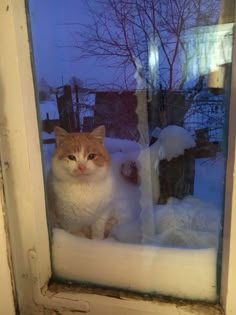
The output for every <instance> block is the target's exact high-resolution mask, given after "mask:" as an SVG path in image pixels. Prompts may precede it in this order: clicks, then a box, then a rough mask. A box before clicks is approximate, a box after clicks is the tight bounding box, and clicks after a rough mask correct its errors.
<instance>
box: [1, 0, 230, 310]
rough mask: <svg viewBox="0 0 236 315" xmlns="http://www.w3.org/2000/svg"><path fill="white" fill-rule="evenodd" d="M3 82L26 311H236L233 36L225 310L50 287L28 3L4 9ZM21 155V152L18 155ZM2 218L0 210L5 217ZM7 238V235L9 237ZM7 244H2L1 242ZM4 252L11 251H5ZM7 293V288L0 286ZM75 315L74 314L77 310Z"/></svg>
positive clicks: (10, 212)
mask: <svg viewBox="0 0 236 315" xmlns="http://www.w3.org/2000/svg"><path fill="white" fill-rule="evenodd" d="M0 34H1V40H2V45H1V46H2V47H1V57H0V58H1V59H0V60H1V68H0V69H1V70H0V71H1V72H0V73H1V79H0V90H1V91H2V93H1V94H0V97H1V109H0V110H1V112H0V130H1V137H0V140H1V142H0V151H1V163H2V165H3V182H4V194H5V200H6V204H5V202H4V200H1V204H2V206H3V207H6V209H7V218H6V221H7V225H8V226H9V230H10V244H11V257H12V265H13V269H12V273H13V274H14V282H15V286H16V292H17V300H18V306H19V310H20V313H21V314H24V315H25V314H42V312H43V313H44V314H50V312H52V311H57V312H59V314H69V313H68V312H69V311H73V312H76V311H77V312H78V314H80V312H85V313H86V312H88V313H89V314H94V315H96V314H114V315H116V314H117V315H118V314H120V315H121V314H124V313H125V314H153V313H156V314H165V315H177V314H178V315H188V314H196V315H197V314H198V315H203V314H208V311H209V310H211V314H215V315H217V314H222V313H223V309H224V311H225V313H226V315H233V314H236V301H235V298H234V294H235V292H236V282H235V281H234V278H235V275H236V252H235V251H234V250H233V249H234V248H235V247H236V228H233V227H235V226H236V213H235V211H232V209H233V208H236V180H234V173H235V172H236V165H235V134H236V124H235V122H234V117H235V115H236V109H235V106H232V105H233V104H234V103H235V101H236V34H234V47H233V65H232V82H231V98H230V104H231V106H230V112H229V139H228V161H227V170H226V186H225V192H226V193H225V196H226V198H225V220H224V237H223V259H222V277H221V294H220V302H221V305H210V304H205V303H195V302H194V303H190V302H186V301H185V302H183V301H177V300H172V301H171V300H168V299H166V300H165V299H164V300H162V299H155V301H149V300H143V299H141V298H140V299H137V298H132V297H128V296H123V297H119V298H115V297H109V296H105V295H100V294H98V293H97V292H94V293H88V292H87V293H86V292H77V291H76V290H73V288H72V289H71V290H69V291H66V290H63V289H62V286H61V287H60V286H58V288H57V290H56V291H55V292H54V291H53V290H50V289H49V287H48V283H49V280H50V278H51V275H52V271H51V263H50V250H49V249H50V245H49V240H48V229H47V221H46V209H45V195H44V180H43V175H42V161H41V153H40V140H39V139H40V138H39V130H38V121H37V113H36V106H35V93H34V85H33V74H32V65H31V52H30V46H29V34H28V28H27V17H26V6H25V1H24V0H2V1H1V4H0ZM19 153H20V154H19ZM1 213H2V212H1ZM5 237H7V234H5ZM2 242H4V240H3V241H2V240H0V245H2ZM6 255H7V254H6ZM1 292H2V289H1ZM77 312H76V313H77Z"/></svg>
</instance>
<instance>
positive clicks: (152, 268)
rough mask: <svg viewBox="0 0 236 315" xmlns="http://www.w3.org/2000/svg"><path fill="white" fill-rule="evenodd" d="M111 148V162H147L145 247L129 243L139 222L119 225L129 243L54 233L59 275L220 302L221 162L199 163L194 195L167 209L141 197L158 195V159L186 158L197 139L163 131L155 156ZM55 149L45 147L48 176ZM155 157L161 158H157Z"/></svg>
mask: <svg viewBox="0 0 236 315" xmlns="http://www.w3.org/2000/svg"><path fill="white" fill-rule="evenodd" d="M105 145H106V147H107V148H108V151H109V152H110V154H111V157H112V161H113V162H114V161H119V159H125V157H126V159H128V160H129V159H130V158H131V159H132V157H134V156H136V157H137V152H138V158H139V162H140V163H143V161H144V160H145V161H146V160H147V161H146V162H145V167H144V169H143V170H142V174H141V176H142V178H144V179H145V180H144V181H143V184H142V185H141V186H140V192H141V194H139V197H140V204H141V207H142V209H143V211H142V214H141V221H137V222H136V223H135V224H137V225H140V224H141V225H142V232H143V235H142V241H141V243H139V244H137V242H136V244H134V243H135V241H133V244H131V243H129V242H132V240H131V241H130V239H132V236H133V238H135V233H137V231H138V233H139V231H140V227H139V226H138V228H137V225H135V224H134V225H132V226H121V227H119V228H120V231H119V233H120V235H122V237H123V239H120V241H117V240H115V239H113V238H109V239H107V240H103V241H98V240H88V239H86V238H81V237H76V236H73V235H71V234H69V233H67V232H66V231H63V230H61V229H53V239H52V263H53V270H54V272H55V274H56V275H57V276H59V277H61V278H64V279H66V280H71V281H78V282H86V283H91V284H96V285H98V284H99V285H104V286H109V287H118V288H122V289H127V290H134V291H140V292H145V293H155V294H163V295H168V296H174V297H180V298H187V299H197V300H208V301H215V300H216V298H217V293H216V286H217V280H216V267H217V251H218V242H219V234H220V231H221V222H220V219H221V204H222V201H223V200H222V198H223V197H222V196H223V182H222V179H223V174H224V159H223V158H222V156H218V157H217V159H216V160H214V161H213V160H207V159H200V160H196V180H195V186H194V196H187V197H185V198H184V199H183V200H177V199H175V198H170V199H169V200H168V202H167V204H166V205H155V206H153V204H152V198H151V197H150V198H149V201H148V200H146V199H145V198H144V199H142V193H143V191H145V193H144V195H145V194H146V193H147V192H149V193H150V196H151V195H152V191H150V189H152V187H151V185H150V178H151V175H152V174H153V173H155V174H158V162H159V160H160V159H163V158H166V159H168V160H170V159H171V158H173V157H176V156H178V155H180V154H183V152H184V150H185V149H186V148H190V147H193V146H194V145H195V142H194V140H193V138H192V137H191V136H190V135H189V133H188V132H187V131H186V130H184V129H183V128H181V127H177V126H168V127H166V128H165V129H163V130H162V131H161V132H160V133H159V138H158V141H157V142H156V143H154V145H153V146H152V147H151V149H150V150H149V149H147V148H146V149H141V147H140V145H139V144H137V143H136V142H133V141H128V140H121V139H111V138H106V139H105ZM53 150H54V145H44V146H43V155H44V161H45V169H46V172H47V171H48V168H49V161H50V159H51V156H52V153H53ZM140 152H143V153H142V154H140ZM153 152H154V153H155V154H157V156H153ZM151 161H152V164H153V165H154V168H153V169H151V171H150V169H149V171H148V170H147V169H146V166H147V165H148V164H149V163H150V162H151ZM149 165H150V164H149ZM206 170H207V172H206ZM149 173H150V174H149ZM151 173H152V174H151ZM157 185H158V183H157ZM155 189H156V190H158V188H155ZM150 231H151V232H150ZM130 234H132V235H131V238H130ZM139 238H140V237H139ZM127 240H128V243H127ZM140 275H141V276H140Z"/></svg>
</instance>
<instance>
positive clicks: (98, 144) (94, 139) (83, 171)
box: [52, 126, 110, 181]
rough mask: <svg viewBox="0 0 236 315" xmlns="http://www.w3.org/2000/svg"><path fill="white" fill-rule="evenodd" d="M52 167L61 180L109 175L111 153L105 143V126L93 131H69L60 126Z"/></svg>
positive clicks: (85, 179) (56, 129)
mask: <svg viewBox="0 0 236 315" xmlns="http://www.w3.org/2000/svg"><path fill="white" fill-rule="evenodd" d="M54 132H55V137H56V144H57V147H56V150H55V153H54V156H53V158H52V171H53V173H54V175H55V176H57V177H58V178H59V179H61V180H73V181H77V180H78V181H91V180H94V181H95V180H100V179H103V178H105V177H106V176H107V173H108V170H109V166H110V157H109V154H108V152H107V150H106V148H105V146H104V137H105V127H104V126H100V127H97V128H95V129H94V130H93V131H92V132H81V133H68V132H67V131H65V130H64V129H62V128H60V127H56V128H55V130H54Z"/></svg>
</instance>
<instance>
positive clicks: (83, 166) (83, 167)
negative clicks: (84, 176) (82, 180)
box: [78, 164, 86, 172]
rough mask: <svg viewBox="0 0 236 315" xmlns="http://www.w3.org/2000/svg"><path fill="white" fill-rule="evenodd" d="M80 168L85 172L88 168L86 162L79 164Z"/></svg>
mask: <svg viewBox="0 0 236 315" xmlns="http://www.w3.org/2000/svg"><path fill="white" fill-rule="evenodd" d="M78 170H80V171H81V172H84V171H85V170H86V165H85V164H79V165H78Z"/></svg>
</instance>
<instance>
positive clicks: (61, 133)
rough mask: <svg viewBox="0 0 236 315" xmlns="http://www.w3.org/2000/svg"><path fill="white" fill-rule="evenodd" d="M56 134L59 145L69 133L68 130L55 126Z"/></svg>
mask: <svg viewBox="0 0 236 315" xmlns="http://www.w3.org/2000/svg"><path fill="white" fill-rule="evenodd" d="M54 134H55V138H56V144H57V146H58V145H59V144H60V143H61V142H63V141H64V139H65V137H66V136H67V135H68V132H67V131H66V130H65V129H63V128H61V127H55V129H54Z"/></svg>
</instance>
